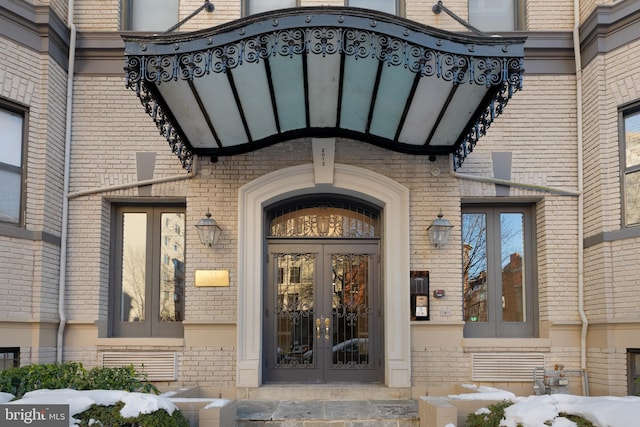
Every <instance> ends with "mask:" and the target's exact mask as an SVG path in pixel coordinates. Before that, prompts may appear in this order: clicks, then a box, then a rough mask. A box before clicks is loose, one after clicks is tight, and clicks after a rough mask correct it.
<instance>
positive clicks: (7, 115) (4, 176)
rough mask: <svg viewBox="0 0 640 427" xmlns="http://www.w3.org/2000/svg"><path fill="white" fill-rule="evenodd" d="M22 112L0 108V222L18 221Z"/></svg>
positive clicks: (20, 193) (20, 184)
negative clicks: (0, 130) (0, 148)
mask: <svg viewBox="0 0 640 427" xmlns="http://www.w3.org/2000/svg"><path fill="white" fill-rule="evenodd" d="M23 122H24V116H23V114H19V113H16V112H14V111H9V110H6V109H2V108H0V129H2V132H0V147H2V150H0V182H2V186H1V187H0V222H8V223H12V224H19V223H20V211H21V207H20V206H21V202H22V152H23V141H22V135H23Z"/></svg>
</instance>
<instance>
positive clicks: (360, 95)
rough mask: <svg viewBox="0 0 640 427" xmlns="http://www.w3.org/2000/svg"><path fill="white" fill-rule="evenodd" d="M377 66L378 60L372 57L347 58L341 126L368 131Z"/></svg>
mask: <svg viewBox="0 0 640 427" xmlns="http://www.w3.org/2000/svg"><path fill="white" fill-rule="evenodd" d="M377 68H378V60H377V59H372V58H371V57H367V58H358V59H355V58H354V57H353V56H347V57H346V58H345V63H344V84H343V89H342V109H341V111H340V127H342V128H345V129H351V130H355V131H359V132H365V131H366V127H367V119H368V118H369V110H370V109H371V98H372V96H373V87H374V85H375V81H376V71H377Z"/></svg>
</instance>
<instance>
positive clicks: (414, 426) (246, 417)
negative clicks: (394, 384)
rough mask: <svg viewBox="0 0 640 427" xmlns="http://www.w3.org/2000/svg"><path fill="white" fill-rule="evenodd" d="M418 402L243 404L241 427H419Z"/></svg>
mask: <svg viewBox="0 0 640 427" xmlns="http://www.w3.org/2000/svg"><path fill="white" fill-rule="evenodd" d="M419 424H420V423H419V418H418V403H417V401H415V400H398V399H395V400H322V401H321V400H283V401H273V400H241V401H238V407H237V413H236V426H237V427H259V426H269V427H278V426H282V427H324V426H327V427H329V426H330V427H356V426H357V427H418V426H419Z"/></svg>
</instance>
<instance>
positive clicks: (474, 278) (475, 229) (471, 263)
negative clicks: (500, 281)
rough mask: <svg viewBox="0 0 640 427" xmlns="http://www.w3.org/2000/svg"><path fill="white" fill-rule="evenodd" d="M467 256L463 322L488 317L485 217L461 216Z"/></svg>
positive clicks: (465, 258)
mask: <svg viewBox="0 0 640 427" xmlns="http://www.w3.org/2000/svg"><path fill="white" fill-rule="evenodd" d="M462 230H463V243H464V247H463V256H464V271H463V274H464V320H465V322H486V321H488V318H487V220H486V216H485V215H484V214H464V215H463V216H462Z"/></svg>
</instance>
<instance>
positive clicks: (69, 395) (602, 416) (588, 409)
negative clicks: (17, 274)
mask: <svg viewBox="0 0 640 427" xmlns="http://www.w3.org/2000/svg"><path fill="white" fill-rule="evenodd" d="M465 387H466V388H469V389H470V390H471V391H475V392H472V393H466V394H458V395H451V396H449V398H450V399H461V400H462V399H463V400H477V399H480V400H486V399H489V400H497V401H500V400H511V401H513V402H514V404H513V405H511V406H510V407H508V408H507V409H506V410H505V417H506V419H505V420H503V421H502V423H501V424H500V425H501V426H504V427H516V426H517V425H518V423H520V424H522V426H523V427H547V426H549V424H545V422H547V421H551V422H552V424H551V427H576V424H575V423H573V422H572V421H570V420H568V419H566V418H564V417H561V416H560V415H559V414H560V413H567V414H571V415H580V416H581V417H584V418H585V419H587V420H589V421H591V422H592V423H593V424H594V425H596V426H598V427H632V426H638V425H640V422H639V420H640V397H635V396H627V397H611V396H601V397H584V396H574V395H570V394H552V395H542V396H528V397H516V396H515V395H514V394H513V393H510V392H508V391H505V390H500V389H496V388H492V387H483V386H481V387H476V386H473V385H466V386H465ZM11 399H13V395H11V394H8V393H0V403H10V404H31V405H42V404H68V405H69V415H70V417H71V419H70V424H69V425H70V426H74V425H75V421H76V420H74V418H73V416H74V415H76V414H79V413H81V412H83V411H85V410H87V409H89V407H90V406H91V405H93V404H97V405H105V406H106V405H113V404H115V403H117V402H123V403H124V404H125V405H124V407H123V408H122V410H121V411H120V413H121V415H122V416H123V417H134V416H137V415H139V414H148V413H151V412H154V411H157V410H159V409H164V410H166V411H167V412H168V413H169V414H171V413H173V411H174V410H175V409H177V408H176V406H175V405H174V404H173V403H172V402H170V401H169V399H168V398H167V396H156V395H152V394H146V393H129V392H126V391H117V390H85V391H79V390H71V389H63V390H36V391H32V392H29V393H26V394H25V395H24V397H23V398H22V399H20V400H16V401H13V402H10V400H11ZM486 412H487V410H486V409H480V410H478V413H486ZM447 427H455V426H454V425H452V424H449V425H448V426H447Z"/></svg>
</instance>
